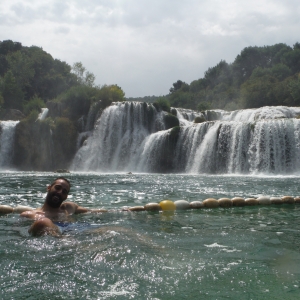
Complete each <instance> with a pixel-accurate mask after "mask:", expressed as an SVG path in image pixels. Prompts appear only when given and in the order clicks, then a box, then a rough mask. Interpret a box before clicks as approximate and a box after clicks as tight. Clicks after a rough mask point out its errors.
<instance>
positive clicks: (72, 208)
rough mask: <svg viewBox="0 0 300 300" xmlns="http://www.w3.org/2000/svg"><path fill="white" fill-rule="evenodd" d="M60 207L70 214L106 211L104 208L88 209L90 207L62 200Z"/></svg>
mask: <svg viewBox="0 0 300 300" xmlns="http://www.w3.org/2000/svg"><path fill="white" fill-rule="evenodd" d="M60 207H61V208H62V209H65V210H66V211H67V212H68V214H70V215H72V214H83V213H87V212H91V213H102V212H107V210H106V209H102V208H94V209H90V208H86V207H82V206H79V205H78V204H76V203H73V202H64V203H63V204H62V205H61V206H60Z"/></svg>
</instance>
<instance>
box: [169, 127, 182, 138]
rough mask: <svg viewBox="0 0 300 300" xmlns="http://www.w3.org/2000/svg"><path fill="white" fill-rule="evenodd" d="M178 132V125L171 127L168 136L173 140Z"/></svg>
mask: <svg viewBox="0 0 300 300" xmlns="http://www.w3.org/2000/svg"><path fill="white" fill-rule="evenodd" d="M179 133H180V126H175V127H173V128H172V129H171V131H170V138H171V139H173V140H175V139H177V138H178V136H179Z"/></svg>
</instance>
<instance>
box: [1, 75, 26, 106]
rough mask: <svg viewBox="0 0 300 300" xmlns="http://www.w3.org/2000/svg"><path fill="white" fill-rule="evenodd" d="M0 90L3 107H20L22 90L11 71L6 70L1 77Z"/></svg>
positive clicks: (22, 96) (22, 97) (22, 95)
mask: <svg viewBox="0 0 300 300" xmlns="http://www.w3.org/2000/svg"><path fill="white" fill-rule="evenodd" d="M1 92H2V97H3V100H4V103H3V108H5V109H9V108H15V109H22V102H23V99H24V92H23V91H22V89H21V88H20V86H19V85H18V83H17V81H16V78H15V77H14V75H13V72H12V71H10V70H9V71H7V72H6V73H5V75H4V77H3V79H2V84H1Z"/></svg>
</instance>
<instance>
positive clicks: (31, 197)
mask: <svg viewBox="0 0 300 300" xmlns="http://www.w3.org/2000/svg"><path fill="white" fill-rule="evenodd" d="M66 175H67V177H68V178H69V179H70V180H71V182H72V188H71V193H70V197H69V198H70V200H71V201H74V202H76V203H78V204H80V205H82V206H85V207H89V208H106V209H108V210H109V211H108V212H107V213H103V214H84V215H77V216H74V217H73V218H72V220H70V221H71V222H72V226H70V228H69V230H68V231H66V232H65V233H64V234H63V235H62V237H61V238H55V237H51V236H44V237H40V238H35V237H31V236H29V234H28V233H27V230H28V228H29V226H30V224H31V221H30V220H25V219H22V218H21V217H20V216H19V215H18V214H9V215H0V228H1V230H0V257H1V261H0V287H1V289H0V298H1V299H299V286H300V268H299V265H300V251H299V250H300V222H299V220H300V205H299V206H298V205H287V204H286V205H277V206H273V205H272V206H254V207H233V208H217V209H199V210H185V211H176V212H175V213H174V214H166V213H162V212H160V213H149V212H127V211H122V207H124V206H135V205H144V204H146V203H149V202H159V201H161V200H163V199H170V200H173V201H175V200H179V199H185V200H188V201H194V200H204V199H206V198H208V197H215V198H221V197H224V196H225V197H234V196H242V197H245V198H247V197H258V196H260V195H269V196H283V195H292V196H299V194H300V192H299V179H300V176H285V177H283V176H277V177H268V176H230V175H227V176H203V175H180V174H177V175H170V174H168V175H162V174H130V175H129V174H97V173H94V174H91V173H71V174H66ZM55 177H56V174H54V173H37V172H5V173H4V172H3V173H1V176H0V204H7V205H11V206H16V205H18V204H19V205H29V206H32V207H39V206H40V205H42V203H43V199H44V197H45V191H46V186H47V184H48V183H49V182H50V181H52V180H53V179H54V178H55Z"/></svg>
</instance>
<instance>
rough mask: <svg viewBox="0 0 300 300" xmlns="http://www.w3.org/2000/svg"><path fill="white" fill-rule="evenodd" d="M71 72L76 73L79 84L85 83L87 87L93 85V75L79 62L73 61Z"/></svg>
mask: <svg viewBox="0 0 300 300" xmlns="http://www.w3.org/2000/svg"><path fill="white" fill-rule="evenodd" d="M72 72H73V73H74V74H75V75H76V77H77V81H78V83H79V84H82V85H87V86H89V87H93V86H94V82H95V79H96V77H95V75H94V74H93V73H91V72H89V71H87V70H86V68H85V67H84V66H83V64H82V63H81V62H76V63H74V65H73V67H72Z"/></svg>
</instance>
